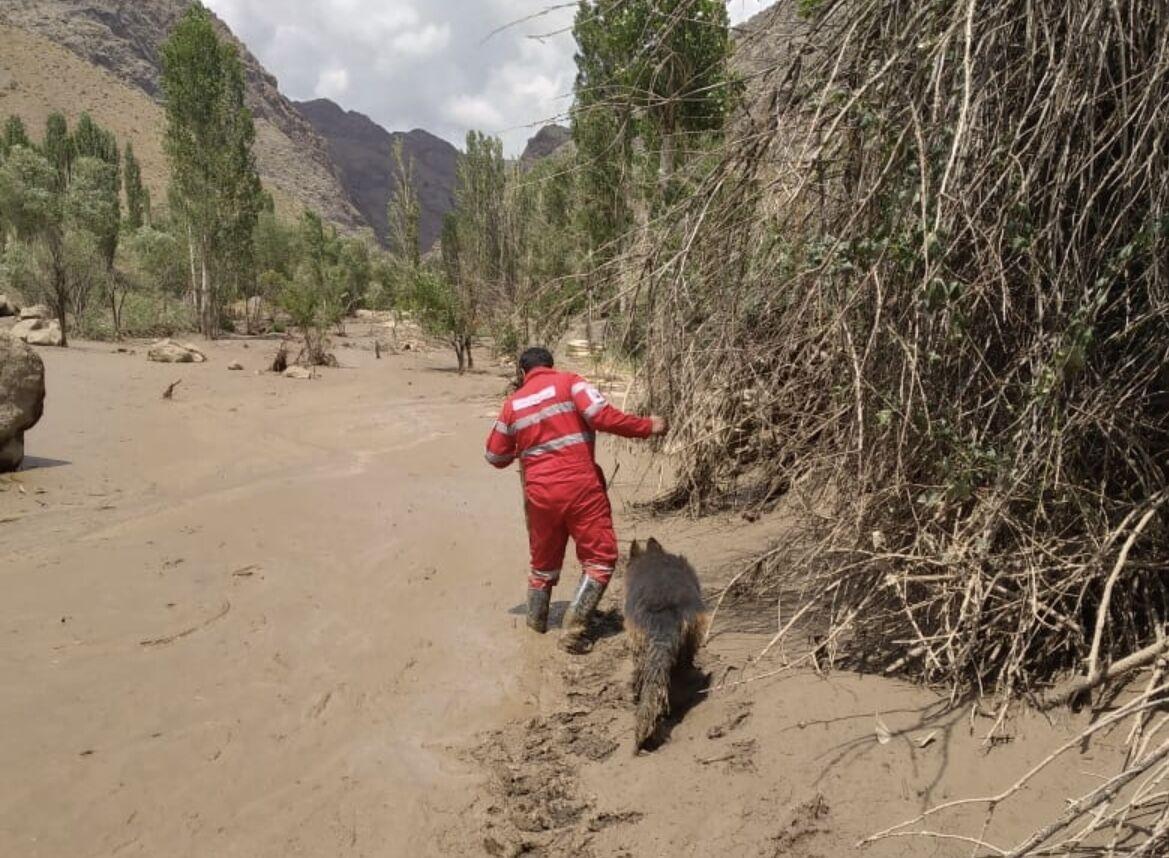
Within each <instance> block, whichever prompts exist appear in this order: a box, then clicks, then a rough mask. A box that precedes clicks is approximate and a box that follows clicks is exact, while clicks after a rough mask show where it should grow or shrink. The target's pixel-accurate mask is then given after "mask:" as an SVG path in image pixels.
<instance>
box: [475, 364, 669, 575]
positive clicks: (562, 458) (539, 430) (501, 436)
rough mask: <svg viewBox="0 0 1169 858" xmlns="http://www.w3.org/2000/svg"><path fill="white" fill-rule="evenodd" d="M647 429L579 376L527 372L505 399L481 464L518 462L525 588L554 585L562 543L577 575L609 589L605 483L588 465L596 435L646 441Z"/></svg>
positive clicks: (613, 540) (611, 541)
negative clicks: (526, 554) (527, 552)
mask: <svg viewBox="0 0 1169 858" xmlns="http://www.w3.org/2000/svg"><path fill="white" fill-rule="evenodd" d="M652 428H653V423H652V421H650V420H649V418H645V417H633V416H631V415H629V414H625V413H623V412H622V411H619V410H618V409H616V408H614V407H613V406H612V405H610V404H609V403H608V402H607V401H606V400H605V397H604V396H602V395H601V393H600V391H598V390H597V389H596V388H595V387H593V385H591V384H590V383H589V382H587V381H585V380H584V379H583V378H581V377H580V376H579V375H573V374H572V373H568V372H559V371H557V370H555V369H551V368H548V367H537V368H535V369H533V370H530V371H529V372H528V373H527V375H526V376H525V379H524V386H523V387H521V388H520V389H519V390H518V391H516V392H515V393H514V394H512V395H511V396H510V397H508V399H507V402H505V403H504V404H503V411H502V413H501V414H500V415H499V420H498V421H497V422H496V424H495V427H494V428H493V429H492V430H491V435H490V436H489V437H488V438H487V461H488V462H490V463H491V464H492V465H494V466H495V467H497V468H506V467H507V466H508V465H510V464H511V463H512V462H513V461H514V460H515V459H516V458H517V457H518V458H519V460H520V467H521V468H522V471H523V476H524V500H525V503H526V505H527V515H528V542H529V545H530V547H531V554H532V574H531V577H530V578H529V579H528V584H529V586H530V587H532V588H534V589H537V590H548V589H551V588H552V586H553V585H554V584H556V583H557V582H558V581H559V580H560V569H561V566H562V565H563V563H564V551H565V548H566V547H567V545H568V537H569V536H571V537H572V541H573V542H574V543H576V556H577V559H578V560H580V564H581V567H582V568H583V569H584V573H585V574H586V575H588V576H589V577H590V578H593V579H594V580H596V581H597V582H598V583H600V584H608V583H609V579H610V578H611V577H612V576H613V569H614V567H615V566H616V564H617V536H616V534H615V533H614V532H613V514H612V510H611V509H610V507H609V496H608V494H607V492H606V489H605V478H604V475H603V474H602V473H601V469H600V467H598V466H597V463H596V461H595V460H594V458H593V453H594V447H595V438H596V436H595V434H594V433H595V432H609V433H611V434H614V435H621V436H623V437H626V438H648V437H649V436H650V434H651V430H652Z"/></svg>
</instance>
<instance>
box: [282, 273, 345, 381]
mask: <svg viewBox="0 0 1169 858" xmlns="http://www.w3.org/2000/svg"><path fill="white" fill-rule="evenodd" d="M279 302H280V306H281V308H283V310H284V311H285V312H286V313H288V317H289V320H290V321H291V323H292V326H293V327H294V328H296V330H297V331H299V332H300V335H301V337H302V338H303V339H304V349H303V351H302V352H301V354H300V356H299V357H298V358H297V361H298V362H303V363H307V364H308V365H310V366H322V365H326V364H328V363H330V355H329V352H328V332H329V330H330V329H331V328H332V327H333V326H334V325H336V324H337V323H339V322H340V321H341V320H342V319H343V318H344V316H345V298H344V295H343V292H342V284H341V283H340V282H339V281H337V280H336V279H334V277H333V276H332V271H331V272H330V274H329V276H328V277H327V279H326V280H325V281H324V282H320V281H318V279H317V274H316V273H315V271H314V266H313V264H312V263H311V262H309V261H307V260H306V261H305V262H302V263H301V266H300V268H299V270H298V271H297V272H296V276H295V277H294V278H293V279H292V280H291V281H290V282H288V283H287V284H285V286H284V289H283V291H282V292H281V293H280V297H279Z"/></svg>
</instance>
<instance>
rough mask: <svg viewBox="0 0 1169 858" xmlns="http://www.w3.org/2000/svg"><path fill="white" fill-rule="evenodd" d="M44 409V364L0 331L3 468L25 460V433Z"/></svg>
mask: <svg viewBox="0 0 1169 858" xmlns="http://www.w3.org/2000/svg"><path fill="white" fill-rule="evenodd" d="M44 409H45V364H44V362H43V361H42V360H41V356H40V355H38V354H37V353H36V352H35V351H33V350H32V349H31V348H29V347H28V346H27V345H25V344H24V343H22V342H21V341H20V340H18V339H16V338H14V337H11V336H7V335H5V334H0V471H14V470H16V469H17V468H19V467H20V463H21V462H22V461H23V460H24V433H25V432H27V431H28V430H29V429H31V428H32V427H33V426H35V425H36V423H37V421H38V420H40V419H41V414H43V413H44Z"/></svg>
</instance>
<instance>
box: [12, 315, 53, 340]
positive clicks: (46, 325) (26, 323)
mask: <svg viewBox="0 0 1169 858" xmlns="http://www.w3.org/2000/svg"><path fill="white" fill-rule="evenodd" d="M10 333H11V334H12V336H14V337H16V338H17V339H18V340H21V341H22V342H26V343H28V344H29V345H30V346H59V345H61V344H62V343H63V342H64V341H65V338H64V337H62V336H61V325H60V324H59V323H58V322H57V320H56V319H50V320H46V319H25V320H23V321H21V322H17V323H16V324H15V325H13V326H12V330H11V332H10Z"/></svg>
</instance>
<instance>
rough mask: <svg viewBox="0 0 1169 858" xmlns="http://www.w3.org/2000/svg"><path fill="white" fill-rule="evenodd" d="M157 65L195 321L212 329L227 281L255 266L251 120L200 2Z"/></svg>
mask: <svg viewBox="0 0 1169 858" xmlns="http://www.w3.org/2000/svg"><path fill="white" fill-rule="evenodd" d="M162 65H163V74H162V88H163V92H164V94H165V98H166V115H167V132H166V151H167V156H168V158H169V160H170V166H171V193H170V198H171V202H172V208H173V210H174V212H175V214H176V215H177V216H178V217H179V218H180V219H181V221H182V223H183V224H184V225H185V227H186V230H187V239H188V244H189V247H190V255H191V259H190V262H191V276H192V292H193V294H194V299H195V307H196V310H197V312H198V316H199V326H200V329H201V331H202V332H203V334H204V335H206V336H214V335H215V334H216V333H217V331H218V327H219V311H220V307H221V304H222V302H223V301H224V300H226V297H227V292H228V288H227V287H228V286H229V285H231V284H233V283H234V284H235V285H237V286H238V285H241V284H243V283H245V282H247V281H248V280H249V279H250V278H251V276H252V273H253V272H252V268H253V267H254V263H253V261H254V256H253V246H252V232H253V230H254V228H255V224H256V219H257V216H258V214H259V210H260V207H261V187H260V179H259V176H258V174H257V173H256V165H255V156H254V154H253V152H252V145H253V143H254V141H255V135H256V131H255V125H254V123H253V121H252V115H251V113H250V112H249V111H248V109H247V108H246V107H245V106H244V77H243V67H242V65H241V64H240V60H239V55H238V53H237V52H236V49H235V47H233V46H232V45H229V44H226V43H224V42H221V41H220V39H219V37H218V36H217V35H216V33H215V28H214V26H213V24H212V22H211V16H210V13H208V11H207V9H206V8H205V7H204V6H203V5H202V4H200V3H197V2H196V3H195V4H193V5H192V6H191V8H190V9H188V10H187V12H186V14H185V15H184V16H183V18H182V20H180V21H179V23H178V24H177V25H176V26H175V28H174V30H173V31H172V32H171V35H170V38H169V39H168V41H167V42H166V44H165V45H164V46H163V49H162Z"/></svg>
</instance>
